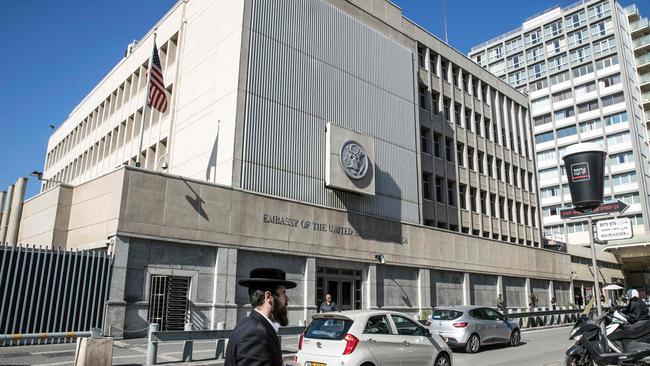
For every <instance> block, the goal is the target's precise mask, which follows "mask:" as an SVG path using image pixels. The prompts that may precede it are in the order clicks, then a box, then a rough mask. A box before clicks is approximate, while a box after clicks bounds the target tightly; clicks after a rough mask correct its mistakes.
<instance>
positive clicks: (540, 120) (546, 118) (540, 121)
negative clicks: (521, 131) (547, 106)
mask: <svg viewBox="0 0 650 366" xmlns="http://www.w3.org/2000/svg"><path fill="white" fill-rule="evenodd" d="M551 122H553V118H552V117H551V114H550V113H548V114H545V115H543V116H537V117H534V118H533V124H534V125H535V127H537V126H542V125H545V124H547V123H551Z"/></svg>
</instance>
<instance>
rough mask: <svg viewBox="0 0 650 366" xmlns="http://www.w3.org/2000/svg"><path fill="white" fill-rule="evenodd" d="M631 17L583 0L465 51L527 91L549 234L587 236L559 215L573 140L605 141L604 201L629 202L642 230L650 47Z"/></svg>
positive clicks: (574, 240)
mask: <svg viewBox="0 0 650 366" xmlns="http://www.w3.org/2000/svg"><path fill="white" fill-rule="evenodd" d="M633 24H634V25H633V26H632V25H630V24H629V23H628V12H626V10H625V9H624V8H623V7H621V6H620V4H618V3H617V2H616V1H614V0H605V1H601V0H592V1H580V2H578V3H575V4H573V5H570V6H568V7H565V8H560V7H555V8H552V9H549V10H547V11H545V12H543V13H541V14H538V15H535V16H533V17H531V18H529V19H528V20H526V21H525V22H524V23H523V24H522V26H521V27H519V28H517V29H515V30H513V31H510V32H508V33H506V34H503V35H501V36H499V37H496V38H494V39H491V40H489V41H487V42H485V43H482V44H480V45H478V46H476V47H473V48H472V50H471V52H470V54H469V55H470V58H471V59H472V60H474V61H475V62H476V63H478V64H479V65H481V66H483V67H484V68H486V69H487V70H489V71H490V72H492V73H493V74H495V75H496V76H498V77H499V78H501V79H503V80H505V81H507V82H508V83H509V84H510V85H512V86H513V87H515V88H517V89H518V90H520V91H522V92H524V93H527V94H528V95H529V98H530V104H531V119H532V123H533V129H534V135H535V136H534V139H535V150H536V160H537V169H538V176H539V192H540V203H541V212H542V222H543V237H544V238H545V239H546V240H555V241H559V242H566V243H569V244H582V243H588V242H589V237H588V232H587V223H586V221H584V220H583V221H580V220H573V221H570V222H566V221H565V220H561V219H560V209H561V208H564V207H568V206H571V197H570V194H569V188H568V184H567V178H566V173H565V169H564V165H563V162H562V155H563V153H564V149H565V148H566V147H567V146H569V145H571V144H575V143H578V142H595V143H598V144H601V145H602V146H603V147H605V148H606V150H607V151H608V158H607V163H606V172H605V174H606V176H605V199H606V200H621V201H623V202H626V203H627V204H629V205H630V208H629V209H628V210H627V211H626V212H625V213H624V215H623V216H625V217H629V218H631V219H632V225H633V228H634V233H635V234H639V233H642V232H645V231H647V229H648V222H647V218H648V217H650V216H648V214H649V205H648V181H649V179H650V178H649V176H648V174H649V170H648V143H647V132H646V127H645V121H646V120H647V118H646V115H644V113H643V110H642V103H643V101H644V100H643V96H642V94H641V93H640V92H639V85H638V82H637V80H638V77H637V72H636V67H637V64H638V63H639V62H641V61H642V60H643V59H644V58H643V57H641V56H640V55H641V52H645V53H647V49H650V47H645V46H644V47H640V46H639V44H640V43H639V42H640V41H632V39H631V38H630V31H633V32H635V34H636V33H638V29H639V28H637V26H636V23H633ZM646 28H647V27H646ZM644 37H645V38H644ZM644 37H642V38H641V39H647V38H648V37H650V36H644ZM643 50H645V51H643ZM635 55H636V56H637V57H639V58H635ZM647 57H650V55H647V56H646V58H647ZM639 60H641V61H639ZM643 80H645V79H642V82H643ZM645 83H646V84H648V83H647V81H646V82H645ZM645 88H648V85H646V86H645ZM644 90H645V89H644ZM648 95H650V94H648ZM645 98H646V100H648V99H650V98H648V96H647V95H646V97H645Z"/></svg>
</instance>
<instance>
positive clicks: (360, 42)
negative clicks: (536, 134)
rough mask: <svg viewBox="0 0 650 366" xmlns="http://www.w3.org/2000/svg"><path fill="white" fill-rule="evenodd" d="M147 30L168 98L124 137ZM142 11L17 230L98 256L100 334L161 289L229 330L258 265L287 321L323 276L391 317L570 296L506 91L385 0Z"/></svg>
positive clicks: (327, 287)
mask: <svg viewBox="0 0 650 366" xmlns="http://www.w3.org/2000/svg"><path fill="white" fill-rule="evenodd" d="M153 29H155V30H156V32H157V44H158V46H159V47H160V48H159V54H160V59H161V65H162V69H163V74H164V80H165V87H166V88H167V91H168V98H169V108H168V110H167V111H166V112H165V113H162V114H161V113H159V112H157V111H153V112H152V113H149V112H147V114H146V116H147V118H146V121H145V123H144V129H143V131H144V132H143V133H144V136H143V138H144V147H145V148H144V149H143V151H137V150H138V142H139V134H140V131H139V123H138V122H139V121H140V118H141V113H142V110H143V105H144V99H145V91H146V87H145V83H146V73H145V67H146V65H147V61H148V58H149V56H150V54H151V49H152V45H153ZM153 29H152V31H150V32H149V33H148V34H147V35H145V36H144V37H143V38H142V40H141V41H140V42H139V43H138V44H137V45H132V46H131V47H129V49H128V51H127V55H126V56H125V57H124V58H123V59H122V60H121V61H120V62H119V63H118V64H117V65H116V66H115V67H114V68H113V70H111V71H110V72H109V73H108V75H107V76H106V77H105V78H104V79H103V80H102V81H101V82H100V83H99V84H98V85H97V86H96V87H95V88H94V89H93V90H92V91H91V92H90V93H89V94H88V95H87V96H86V97H85V98H84V100H83V101H81V103H80V104H79V105H78V106H77V107H76V108H75V109H74V110H73V111H72V112H71V114H70V115H69V117H68V118H67V120H66V121H65V122H64V123H63V124H62V125H61V127H60V128H58V129H57V130H56V131H55V132H54V133H53V134H52V136H51V138H50V140H49V144H48V149H47V157H46V162H45V169H44V175H43V178H45V179H48V180H50V181H45V180H44V185H43V187H42V192H41V193H40V194H39V195H37V196H36V197H34V198H32V199H30V200H28V201H26V202H25V205H24V207H23V213H22V220H21V226H20V232H19V242H23V243H34V244H48V245H52V246H54V247H68V248H81V249H89V250H90V249H94V250H104V249H101V248H105V247H108V250H110V251H112V252H113V253H114V255H115V259H114V266H113V275H112V283H111V291H110V296H109V301H108V309H107V327H108V328H109V329H110V331H111V334H113V335H115V336H121V335H122V334H127V332H129V331H132V330H137V329H141V328H144V327H146V324H147V323H148V322H150V321H153V320H155V319H158V318H163V319H164V318H166V317H172V316H178V314H172V312H174V311H178V310H175V309H177V308H176V307H171V306H170V307H169V308H168V309H164V310H163V313H157V311H158V310H157V309H156V308H154V307H153V305H152V304H153V300H152V299H153V298H154V297H156V298H160V297H161V296H162V297H165V296H167V297H170V298H171V296H172V295H170V294H172V293H173V295H174V301H179V299H180V304H181V305H183V306H185V307H184V308H183V307H182V306H181V312H183V311H184V310H182V309H186V310H187V311H186V313H183V314H188V315H183V314H181V315H182V316H188V317H189V319H191V321H193V322H194V323H195V324H196V325H197V326H198V327H201V328H206V329H208V328H214V327H216V324H217V323H219V322H224V323H225V325H226V327H227V328H231V327H232V326H234V324H235V323H236V322H237V320H238V319H241V318H242V317H244V316H246V314H247V312H248V311H250V309H251V308H250V305H248V296H247V290H246V289H245V288H243V287H241V286H239V285H237V281H238V279H241V278H244V277H247V276H248V274H249V272H250V270H251V269H253V268H255V267H261V266H270V267H276V268H281V269H283V270H285V271H286V272H287V277H288V279H291V280H294V281H296V282H298V287H296V288H295V289H291V290H289V291H288V296H289V298H290V303H289V304H290V305H289V316H290V321H291V323H292V324H297V323H298V321H300V320H303V319H308V317H309V316H310V315H311V314H313V313H315V312H316V308H317V304H319V303H320V302H321V301H322V299H323V298H324V294H325V293H327V292H329V293H331V294H332V295H333V297H334V301H335V302H336V303H337V304H338V305H339V307H340V309H343V310H345V309H372V308H382V309H393V310H400V311H404V312H407V313H410V314H418V313H419V314H422V312H424V311H427V310H430V309H431V308H432V307H435V306H441V305H455V304H483V305H495V304H496V299H497V295H498V294H502V295H503V298H504V300H505V302H506V305H507V306H508V307H511V308H522V307H527V305H528V301H529V300H528V294H530V293H531V292H532V293H534V294H535V295H536V297H537V298H538V299H539V302H538V306H549V303H550V299H551V298H553V297H555V298H556V299H557V303H558V305H566V304H569V303H572V302H573V293H572V291H571V288H572V285H576V286H578V287H579V284H576V283H573V277H574V276H572V272H574V271H575V270H576V269H575V268H576V266H582V267H584V270H585V271H588V269H587V265H585V264H580V263H573V262H574V261H572V258H571V256H569V255H568V254H566V253H563V252H560V251H553V250H548V249H545V248H542V247H541V245H540V224H539V222H540V210H539V203H538V196H537V177H536V173H535V172H536V166H535V161H534V159H533V157H534V156H535V155H534V146H533V134H532V126H531V121H530V113H529V110H528V99H527V97H526V96H525V95H523V94H521V93H519V92H518V91H517V90H515V89H514V88H512V87H510V86H509V85H507V84H506V83H505V82H503V81H501V80H499V79H498V78H497V77H495V76H494V75H492V74H491V73H489V72H488V71H487V70H484V69H483V68H481V67H480V66H479V65H476V64H475V63H474V62H472V61H471V60H469V59H468V58H466V57H465V56H464V55H463V54H462V53H460V52H458V51H456V50H455V49H453V48H451V47H449V46H448V45H446V44H444V43H443V42H441V41H440V40H438V39H437V38H435V37H434V36H433V35H431V34H430V33H428V32H427V31H426V30H424V29H422V28H420V27H419V26H418V25H416V24H414V23H413V22H411V21H410V20H408V19H406V18H404V17H403V16H402V14H401V10H400V9H399V8H398V7H397V6H396V5H394V4H393V3H391V2H388V1H373V2H369V1H361V0H354V1H342V0H331V1H324V0H304V1H285V0H253V1H232V0H228V1H212V0H188V1H180V2H178V3H177V4H176V5H174V7H173V8H172V9H171V10H170V11H169V12H168V13H167V14H166V15H165V16H164V17H163V18H162V19H161V20H160V21H159V22H158V23H157V24H156V25H155V27H154V28H153ZM137 154H141V161H142V166H141V167H140V168H136V167H135V166H134V165H135V160H136V155H137ZM98 248H100V249H98ZM585 251H587V250H586V249H585ZM602 260H603V263H608V266H607V267H603V269H602V271H603V275H604V276H605V277H606V278H612V277H622V275H621V272H620V269H618V268H617V267H616V263H615V261H613V260H612V259H611V258H609V257H603V258H602ZM582 267H581V268H582ZM161 283H164V284H165V285H164V286H162V287H161V286H160V284H161ZM161 288H162V290H161ZM581 290H582V291H584V288H581ZM178 294H180V296H178ZM163 323H164V322H163ZM163 329H164V327H163Z"/></svg>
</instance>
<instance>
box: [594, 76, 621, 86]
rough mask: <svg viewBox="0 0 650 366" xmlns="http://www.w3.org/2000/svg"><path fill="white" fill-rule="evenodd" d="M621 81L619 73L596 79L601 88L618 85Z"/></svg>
mask: <svg viewBox="0 0 650 366" xmlns="http://www.w3.org/2000/svg"><path fill="white" fill-rule="evenodd" d="M620 83H621V74H615V75H610V76H607V77H604V78H602V79H600V80H598V85H599V86H600V87H601V88H609V87H610V86H614V85H618V84H620Z"/></svg>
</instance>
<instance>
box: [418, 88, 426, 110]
mask: <svg viewBox="0 0 650 366" xmlns="http://www.w3.org/2000/svg"><path fill="white" fill-rule="evenodd" d="M418 90H419V93H418V94H419V96H420V108H422V109H427V102H426V101H427V87H426V86H424V85H422V84H420V86H419V88H418Z"/></svg>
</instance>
